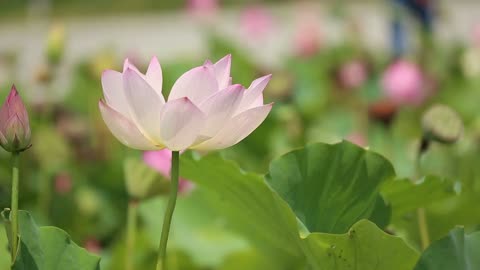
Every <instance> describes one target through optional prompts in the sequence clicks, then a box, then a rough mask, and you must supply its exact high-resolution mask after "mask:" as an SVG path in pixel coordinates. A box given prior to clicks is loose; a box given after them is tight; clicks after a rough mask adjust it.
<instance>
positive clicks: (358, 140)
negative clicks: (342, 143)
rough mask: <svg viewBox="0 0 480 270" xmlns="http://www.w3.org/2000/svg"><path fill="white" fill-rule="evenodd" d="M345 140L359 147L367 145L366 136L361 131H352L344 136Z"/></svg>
mask: <svg viewBox="0 0 480 270" xmlns="http://www.w3.org/2000/svg"><path fill="white" fill-rule="evenodd" d="M345 139H346V140H347V141H349V142H351V143H354V144H356V145H358V146H360V147H366V146H367V138H365V136H364V135H363V134H362V133H359V132H353V133H351V134H350V135H348V136H347V137H346V138H345Z"/></svg>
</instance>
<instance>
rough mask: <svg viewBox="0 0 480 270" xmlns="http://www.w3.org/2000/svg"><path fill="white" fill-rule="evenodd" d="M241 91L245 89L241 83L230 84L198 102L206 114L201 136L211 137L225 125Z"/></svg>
mask: <svg viewBox="0 0 480 270" xmlns="http://www.w3.org/2000/svg"><path fill="white" fill-rule="evenodd" d="M243 91H245V89H244V88H243V87H242V86H241V85H239V84H236V85H232V86H230V87H227V88H225V89H224V90H221V91H218V92H216V93H215V94H213V95H212V96H210V97H209V98H208V99H206V100H205V101H204V102H202V104H200V109H201V110H202V112H204V113H205V115H206V116H207V120H206V122H205V126H204V127H203V129H202V132H200V134H201V135H202V136H206V137H213V136H214V135H215V134H217V132H218V131H219V130H220V129H221V128H222V127H223V126H225V124H226V122H227V121H228V120H229V119H230V118H231V116H232V114H233V113H234V112H235V110H236V109H237V107H238V105H239V104H240V101H241V100H242V93H243Z"/></svg>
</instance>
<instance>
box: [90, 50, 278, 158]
mask: <svg viewBox="0 0 480 270" xmlns="http://www.w3.org/2000/svg"><path fill="white" fill-rule="evenodd" d="M230 66H231V56H230V55H227V56H226V57H224V58H222V59H220V60H219V61H218V62H216V63H215V64H212V63H211V62H210V61H208V60H207V61H206V62H205V63H204V64H203V65H202V66H199V67H195V68H193V69H191V70H189V71H187V72H186V73H185V74H183V75H182V76H180V78H178V80H177V81H176V82H175V84H174V85H173V87H172V90H171V91H170V95H169V97H168V101H165V99H164V97H163V94H162V70H161V68H160V64H159V62H158V60H157V58H155V57H154V58H152V60H151V62H150V65H149V67H148V70H147V72H146V74H145V75H144V74H142V73H140V71H138V69H137V68H136V67H135V66H133V65H132V64H130V63H129V61H128V60H126V61H125V64H124V69H123V73H120V72H117V71H113V70H106V71H104V72H103V74H102V86H103V93H104V96H105V100H100V102H99V106H100V111H101V113H102V117H103V120H104V121H105V123H106V124H107V126H108V127H109V129H110V131H111V132H112V133H113V135H114V136H115V137H116V138H117V139H118V140H119V141H121V142H122V143H123V144H125V145H127V146H129V147H131V148H135V149H140V150H160V149H163V148H168V149H170V150H172V151H180V150H185V149H198V150H214V149H222V148H226V147H230V146H232V145H234V144H236V143H238V142H240V141H241V140H243V139H244V138H245V137H246V136H248V135H249V134H250V133H251V132H253V130H255V129H256V128H257V127H258V126H259V125H260V124H261V123H262V122H263V120H265V118H266V117H267V115H268V113H269V112H270V110H271V109H272V104H267V105H264V104H263V94H262V93H263V90H264V89H265V87H266V85H267V83H268V82H269V80H270V78H271V75H267V76H264V77H261V78H258V79H256V80H254V81H253V82H252V84H251V85H250V87H249V88H248V89H247V90H245V88H244V87H243V86H241V85H239V84H234V85H232V83H231V81H232V78H231V77H230Z"/></svg>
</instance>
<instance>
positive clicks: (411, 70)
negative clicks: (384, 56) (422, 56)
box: [382, 60, 427, 105]
mask: <svg viewBox="0 0 480 270" xmlns="http://www.w3.org/2000/svg"><path fill="white" fill-rule="evenodd" d="M382 87H383V90H384V91H385V94H386V95H387V96H388V97H389V98H390V99H391V100H392V101H393V102H395V103H397V104H403V105H406V104H410V105H419V104H420V103H422V102H423V101H424V100H425V98H426V96H427V95H426V91H425V82H424V77H423V73H422V71H421V70H420V68H419V67H418V66H417V65H416V64H414V63H412V62H409V61H407V60H398V61H395V62H394V63H393V64H391V65H390V66H389V67H388V68H387V69H386V71H385V72H384V74H383V78H382Z"/></svg>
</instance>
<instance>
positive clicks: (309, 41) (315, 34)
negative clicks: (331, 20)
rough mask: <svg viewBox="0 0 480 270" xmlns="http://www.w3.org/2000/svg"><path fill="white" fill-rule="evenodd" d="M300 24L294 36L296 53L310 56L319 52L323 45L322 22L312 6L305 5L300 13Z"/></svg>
mask: <svg viewBox="0 0 480 270" xmlns="http://www.w3.org/2000/svg"><path fill="white" fill-rule="evenodd" d="M307 8H308V9H307ZM299 16H300V18H299V19H298V20H299V22H298V26H297V28H296V30H295V35H294V37H293V42H294V50H295V53H296V54H297V55H299V56H302V57H309V56H312V55H314V54H315V53H317V52H318V50H319V49H320V47H321V46H322V42H323V40H322V34H321V31H320V30H321V28H320V22H319V21H318V19H317V16H316V14H314V13H312V12H311V7H310V8H309V7H308V6H306V7H305V10H302V11H301V12H300V13H299Z"/></svg>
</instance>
